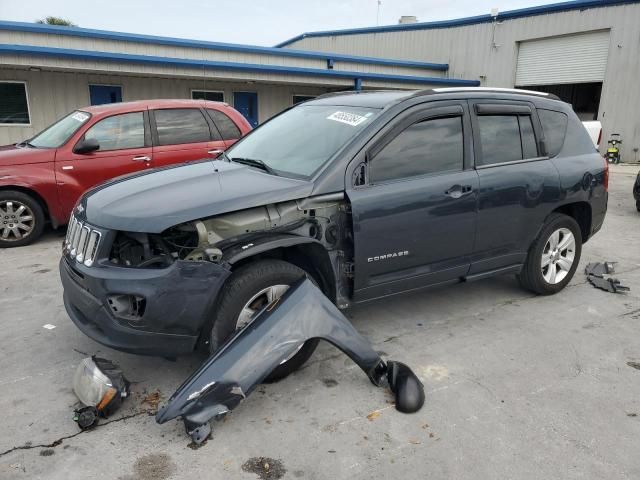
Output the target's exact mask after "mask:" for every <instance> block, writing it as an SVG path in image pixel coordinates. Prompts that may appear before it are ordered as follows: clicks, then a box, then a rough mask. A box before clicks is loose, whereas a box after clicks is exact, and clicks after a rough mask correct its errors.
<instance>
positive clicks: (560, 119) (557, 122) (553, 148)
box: [538, 108, 568, 157]
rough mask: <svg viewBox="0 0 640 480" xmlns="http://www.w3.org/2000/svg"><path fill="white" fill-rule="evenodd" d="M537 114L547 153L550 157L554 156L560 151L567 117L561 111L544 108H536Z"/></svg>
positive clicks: (565, 130) (565, 132)
mask: <svg viewBox="0 0 640 480" xmlns="http://www.w3.org/2000/svg"><path fill="white" fill-rule="evenodd" d="M538 116H539V117H540V123H542V131H543V132H544V142H545V144H546V146H547V153H548V154H549V156H550V157H555V156H556V155H558V153H560V150H562V145H563V144H564V137H565V135H566V134H567V122H568V117H567V116H566V115H565V114H564V113H562V112H555V111H553V110H544V109H542V108H539V109H538Z"/></svg>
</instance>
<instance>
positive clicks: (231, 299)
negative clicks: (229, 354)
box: [209, 259, 318, 382]
mask: <svg viewBox="0 0 640 480" xmlns="http://www.w3.org/2000/svg"><path fill="white" fill-rule="evenodd" d="M305 275H307V274H306V272H305V271H304V270H302V269H301V268H299V267H296V266H295V265H293V264H291V263H288V262H285V261H282V260H271V259H269V260H260V261H258V262H255V263H251V264H248V265H245V266H243V267H240V268H239V269H238V270H237V271H235V272H234V273H233V274H232V275H231V277H229V279H228V280H227V282H226V283H225V285H224V288H223V291H222V293H221V297H220V301H219V302H218V305H217V308H216V309H215V312H214V316H213V319H214V320H213V321H214V323H213V328H212V330H211V339H210V342H209V351H210V353H213V352H215V351H216V350H217V349H218V348H219V347H220V346H221V345H222V344H223V343H224V341H225V340H226V339H227V338H229V337H230V336H231V335H233V334H234V333H235V332H236V331H237V330H240V329H241V328H243V327H244V326H246V325H248V324H249V323H251V322H252V321H253V320H254V319H255V317H256V315H257V314H258V312H260V310H261V309H262V308H263V307H265V306H266V305H268V304H269V303H271V302H272V301H273V300H275V299H276V298H280V297H281V296H282V295H284V293H285V292H286V291H287V290H288V289H289V287H290V286H291V285H292V284H293V283H295V282H296V281H297V280H299V279H300V278H302V277H304V276H305ZM311 280H312V281H313V279H311ZM317 345H318V341H317V340H309V341H307V342H305V343H304V344H303V345H302V346H301V347H300V349H299V350H298V351H297V352H295V353H294V354H293V355H292V356H291V357H289V358H288V359H286V360H285V361H284V362H283V363H281V364H280V365H279V366H278V367H276V368H275V369H274V370H273V372H271V374H269V376H268V377H267V379H266V381H267V382H275V381H277V380H280V379H282V378H284V377H286V376H287V375H289V374H291V373H293V372H294V371H296V370H297V369H298V368H300V367H301V366H302V364H303V363H304V362H306V361H307V360H308V359H309V357H310V356H311V354H312V353H313V351H314V350H315V348H316V346H317Z"/></svg>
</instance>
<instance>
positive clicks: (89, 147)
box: [73, 138, 100, 154]
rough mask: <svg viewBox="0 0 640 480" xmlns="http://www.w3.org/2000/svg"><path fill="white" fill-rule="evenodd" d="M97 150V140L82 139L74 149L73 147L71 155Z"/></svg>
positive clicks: (98, 145) (98, 147) (98, 146)
mask: <svg viewBox="0 0 640 480" xmlns="http://www.w3.org/2000/svg"><path fill="white" fill-rule="evenodd" d="M99 149H100V144H99V143H98V140H96V139H95V138H83V139H82V140H80V141H79V142H78V143H76V146H75V147H73V153H79V154H83V153H91V152H95V151H96V150H99Z"/></svg>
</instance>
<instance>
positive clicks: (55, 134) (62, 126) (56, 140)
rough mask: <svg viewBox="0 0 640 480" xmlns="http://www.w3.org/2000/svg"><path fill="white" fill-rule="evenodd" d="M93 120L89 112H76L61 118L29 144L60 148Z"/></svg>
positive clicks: (38, 146)
mask: <svg viewBox="0 0 640 480" xmlns="http://www.w3.org/2000/svg"><path fill="white" fill-rule="evenodd" d="M89 118H91V115H90V114H88V113H87V112H81V111H79V110H76V111H75V112H71V113H70V114H69V115H67V116H66V117H63V118H61V119H60V120H58V121H57V122H56V123H54V124H53V125H51V126H49V127H47V128H45V129H44V130H43V131H42V132H40V133H38V134H37V135H36V136H35V137H33V138H32V139H31V140H29V141H28V142H24V143H27V144H28V145H29V146H31V147H37V148H58V147H60V146H62V145H63V144H64V143H65V142H66V141H67V140H68V139H69V137H71V135H73V134H74V133H76V131H77V130H78V129H79V128H80V127H81V126H82V125H84V123H85V122H86V121H87V120H89Z"/></svg>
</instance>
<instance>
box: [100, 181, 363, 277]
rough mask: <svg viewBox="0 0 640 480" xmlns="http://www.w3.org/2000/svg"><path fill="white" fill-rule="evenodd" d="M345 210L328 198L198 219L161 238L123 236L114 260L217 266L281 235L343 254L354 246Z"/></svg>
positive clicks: (336, 198)
mask: <svg viewBox="0 0 640 480" xmlns="http://www.w3.org/2000/svg"><path fill="white" fill-rule="evenodd" d="M347 207H348V203H347V202H346V201H345V200H344V194H342V193H339V194H329V195H322V196H318V197H312V198H308V199H304V200H298V201H290V202H283V203H278V204H273V205H265V206H262V207H255V208H250V209H246V210H241V211H237V212H231V213H226V214H223V215H218V216H215V217H211V218H206V219H201V220H194V221H191V222H188V223H183V224H180V225H176V226H174V227H171V228H169V229H167V230H165V231H164V232H162V233H161V234H146V233H134V232H119V233H118V235H117V237H116V239H115V241H114V243H113V247H112V250H111V255H110V261H111V262H112V263H114V264H116V265H122V266H128V267H138V268H162V267H165V266H167V265H170V264H171V263H173V261H175V260H178V259H179V260H187V261H209V262H216V263H219V262H223V261H224V260H225V258H224V254H225V251H226V250H227V249H229V248H230V247H232V246H235V245H238V244H240V243H244V244H246V245H250V242H251V240H252V238H256V237H259V236H261V235H264V234H267V235H271V234H277V233H286V234H289V235H298V236H303V237H309V238H312V239H315V240H317V241H318V242H320V243H321V244H322V245H324V246H325V247H326V249H327V250H334V249H342V248H346V247H347V246H348V245H350V244H351V243H352V238H351V225H350V215H349V212H348V208H347ZM247 248H250V247H247Z"/></svg>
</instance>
